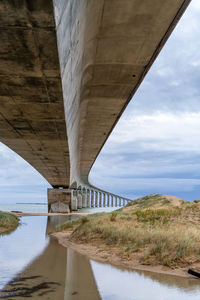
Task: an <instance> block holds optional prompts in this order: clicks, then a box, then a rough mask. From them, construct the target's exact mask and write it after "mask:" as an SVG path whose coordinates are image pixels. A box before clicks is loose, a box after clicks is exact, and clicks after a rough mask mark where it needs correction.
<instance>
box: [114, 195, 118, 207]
mask: <svg viewBox="0 0 200 300" xmlns="http://www.w3.org/2000/svg"><path fill="white" fill-rule="evenodd" d="M117 200H118V197H117V196H115V207H117V206H118V203H117Z"/></svg>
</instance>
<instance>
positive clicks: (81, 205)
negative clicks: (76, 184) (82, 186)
mask: <svg viewBox="0 0 200 300" xmlns="http://www.w3.org/2000/svg"><path fill="white" fill-rule="evenodd" d="M77 201H78V208H82V207H83V197H82V192H81V190H78V193H77Z"/></svg>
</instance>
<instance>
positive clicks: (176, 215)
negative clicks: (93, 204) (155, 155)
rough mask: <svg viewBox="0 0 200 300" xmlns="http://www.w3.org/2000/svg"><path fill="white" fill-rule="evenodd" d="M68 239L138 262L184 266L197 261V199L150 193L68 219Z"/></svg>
mask: <svg viewBox="0 0 200 300" xmlns="http://www.w3.org/2000/svg"><path fill="white" fill-rule="evenodd" d="M58 230H73V232H72V234H71V240H72V241H76V242H81V243H83V242H84V243H85V242H87V243H88V242H89V243H90V244H93V245H98V246H100V247H101V249H102V250H106V249H107V250H109V251H110V249H112V250H113V251H114V252H115V253H116V254H117V255H119V256H121V257H122V258H125V259H126V258H127V259H136V260H137V261H139V262H140V263H141V264H147V265H158V264H160V265H166V266H169V267H179V266H181V267H184V266H188V265H192V264H193V263H198V262H200V203H199V202H196V203H194V202H188V201H184V200H181V199H178V198H175V197H172V196H171V197H170V196H161V195H156V194H155V195H149V196H146V197H143V198H139V199H137V200H135V201H132V202H131V203H130V204H129V205H128V206H127V207H125V208H123V209H120V210H118V211H115V212H112V213H101V214H94V215H91V216H88V217H84V218H82V219H81V220H79V221H72V222H68V223H66V224H65V225H63V226H62V227H61V228H58Z"/></svg>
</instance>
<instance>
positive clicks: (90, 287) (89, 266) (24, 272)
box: [0, 216, 200, 300]
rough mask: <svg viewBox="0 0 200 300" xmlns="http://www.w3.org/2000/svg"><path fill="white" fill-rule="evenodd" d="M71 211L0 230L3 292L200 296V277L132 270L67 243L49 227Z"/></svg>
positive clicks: (109, 297)
mask: <svg viewBox="0 0 200 300" xmlns="http://www.w3.org/2000/svg"><path fill="white" fill-rule="evenodd" d="M66 218H67V217H66V216H59V217H58V216H57V217H48V218H47V217H44V216H42V217H22V218H21V225H20V226H19V227H18V228H17V229H16V230H15V231H14V232H12V233H11V234H9V235H4V236H0V289H1V292H0V298H6V299H26V298H27V297H29V298H33V299H49V300H63V299H65V300H71V299H72V300H73V299H74V300H96V299H103V300H151V299H153V300H175V299H178V300H179V299H181V300H191V299H193V300H197V299H198V300H199V299H200V280H199V279H195V278H194V279H185V278H179V277H176V276H169V275H162V274H156V273H151V272H138V271H128V270H122V269H120V268H116V267H114V266H112V265H109V264H103V263H98V262H95V261H93V260H89V259H88V258H86V257H85V256H82V255H80V254H78V253H77V252H75V251H73V250H72V249H66V248H64V247H62V246H61V245H59V244H58V243H57V240H56V239H54V238H50V237H49V236H48V232H49V231H51V230H52V228H53V227H54V226H56V224H59V223H62V222H64V221H66Z"/></svg>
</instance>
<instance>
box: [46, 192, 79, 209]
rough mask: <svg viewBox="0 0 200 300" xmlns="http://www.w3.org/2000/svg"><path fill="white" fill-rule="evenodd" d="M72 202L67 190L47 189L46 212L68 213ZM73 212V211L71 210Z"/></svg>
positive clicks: (70, 193)
mask: <svg viewBox="0 0 200 300" xmlns="http://www.w3.org/2000/svg"><path fill="white" fill-rule="evenodd" d="M71 201H72V191H71V190H69V189H48V211H49V212H52V213H56V212H66V213H68V212H70V211H71V208H72V207H71ZM73 210H75V209H73Z"/></svg>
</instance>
